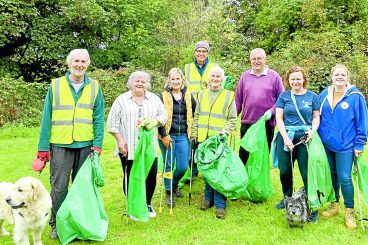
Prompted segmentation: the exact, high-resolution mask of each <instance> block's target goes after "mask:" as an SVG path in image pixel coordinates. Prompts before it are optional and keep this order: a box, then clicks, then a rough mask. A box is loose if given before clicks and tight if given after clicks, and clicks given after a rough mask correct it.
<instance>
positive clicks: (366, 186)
mask: <svg viewBox="0 0 368 245" xmlns="http://www.w3.org/2000/svg"><path fill="white" fill-rule="evenodd" d="M354 163H355V165H356V170H357V171H355V172H354V174H355V175H356V174H358V183H359V189H360V191H361V192H363V196H364V201H365V204H366V205H367V206H368V164H366V163H365V162H364V160H363V158H362V157H357V158H356V159H355V161H354ZM354 177H356V176H354Z"/></svg>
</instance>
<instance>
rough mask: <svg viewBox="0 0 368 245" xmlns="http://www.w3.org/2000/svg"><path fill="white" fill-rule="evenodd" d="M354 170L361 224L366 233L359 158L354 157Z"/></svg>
mask: <svg viewBox="0 0 368 245" xmlns="http://www.w3.org/2000/svg"><path fill="white" fill-rule="evenodd" d="M354 168H355V173H356V176H355V180H356V189H357V190H358V204H359V213H360V224H361V226H362V229H363V231H365V226H364V222H363V211H362V202H361V200H360V188H359V180H358V179H359V174H361V169H360V168H359V164H358V162H357V158H356V157H354Z"/></svg>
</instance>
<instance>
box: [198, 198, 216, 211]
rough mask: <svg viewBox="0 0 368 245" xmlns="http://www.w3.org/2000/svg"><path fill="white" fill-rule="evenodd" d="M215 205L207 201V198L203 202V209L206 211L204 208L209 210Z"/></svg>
mask: <svg viewBox="0 0 368 245" xmlns="http://www.w3.org/2000/svg"><path fill="white" fill-rule="evenodd" d="M212 206H213V203H211V202H209V201H207V200H203V203H202V206H201V208H200V209H201V210H202V211H204V210H207V209H209V208H211V207H212Z"/></svg>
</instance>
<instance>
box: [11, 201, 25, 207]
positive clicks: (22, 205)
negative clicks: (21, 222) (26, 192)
mask: <svg viewBox="0 0 368 245" xmlns="http://www.w3.org/2000/svg"><path fill="white" fill-rule="evenodd" d="M25 205H26V204H25V203H24V202H21V203H20V204H18V205H17V206H11V208H12V209H18V208H23V207H24V206H25Z"/></svg>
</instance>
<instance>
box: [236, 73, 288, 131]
mask: <svg viewBox="0 0 368 245" xmlns="http://www.w3.org/2000/svg"><path fill="white" fill-rule="evenodd" d="M284 90H285V89H284V85H283V84H282V79H281V77H280V75H279V74H278V73H277V72H276V71H274V70H272V69H269V68H268V67H266V68H265V70H264V71H263V72H262V74H261V75H260V76H256V75H255V74H254V72H253V71H252V70H247V71H245V72H244V73H243V74H242V75H241V77H240V80H239V83H238V87H237V88H236V92H235V104H236V112H237V113H238V115H239V114H240V113H241V112H242V111H243V114H242V119H241V122H242V124H254V123H255V122H257V120H258V119H259V118H260V117H261V116H263V114H264V113H265V112H266V111H267V110H269V109H271V111H272V118H271V120H270V122H269V125H270V126H275V125H276V120H275V113H276V109H275V104H276V101H277V98H278V97H279V95H280V94H281V93H282V92H283V91H284Z"/></svg>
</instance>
